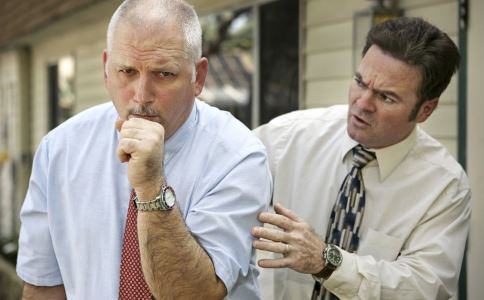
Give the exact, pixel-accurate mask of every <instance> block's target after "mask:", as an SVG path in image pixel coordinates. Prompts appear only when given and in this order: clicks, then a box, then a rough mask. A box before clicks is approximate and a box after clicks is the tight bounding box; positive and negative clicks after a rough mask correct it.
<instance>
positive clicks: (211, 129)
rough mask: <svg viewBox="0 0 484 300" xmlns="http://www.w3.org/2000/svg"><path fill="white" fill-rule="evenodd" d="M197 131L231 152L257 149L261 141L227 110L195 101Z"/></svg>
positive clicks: (213, 143)
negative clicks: (197, 118)
mask: <svg viewBox="0 0 484 300" xmlns="http://www.w3.org/2000/svg"><path fill="white" fill-rule="evenodd" d="M196 105H197V110H198V117H199V120H198V126H199V131H200V132H201V133H202V134H203V135H204V136H205V138H207V139H208V140H210V141H211V142H212V146H214V145H217V146H219V147H221V148H222V149H225V150H226V151H228V152H231V153H239V152H244V151H248V150H249V151H254V150H256V151H259V150H261V149H263V145H262V143H261V142H260V141H259V140H258V139H257V138H256V137H255V136H254V134H253V133H252V132H251V131H250V129H248V128H247V127H246V126H245V125H244V124H243V123H242V122H240V121H239V120H237V119H236V118H235V117H234V116H233V115H232V114H230V113H229V112H227V111H223V110H220V109H218V108H216V107H213V106H211V105H209V104H207V103H205V102H202V101H199V100H197V101H196Z"/></svg>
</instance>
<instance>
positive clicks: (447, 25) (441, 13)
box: [405, 1, 458, 35]
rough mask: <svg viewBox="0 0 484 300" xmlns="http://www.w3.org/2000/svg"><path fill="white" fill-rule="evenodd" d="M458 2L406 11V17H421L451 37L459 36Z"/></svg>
mask: <svg viewBox="0 0 484 300" xmlns="http://www.w3.org/2000/svg"><path fill="white" fill-rule="evenodd" d="M457 7H458V3H457V1H453V2H449V3H441V4H437V5H432V6H427V7H419V8H412V9H408V10H406V11H405V15H407V16H412V17H421V18H423V19H425V20H427V21H429V22H431V23H432V24H434V25H435V26H437V27H438V28H440V29H441V30H443V31H444V32H446V33H447V34H449V35H456V34H457V29H458V28H457Z"/></svg>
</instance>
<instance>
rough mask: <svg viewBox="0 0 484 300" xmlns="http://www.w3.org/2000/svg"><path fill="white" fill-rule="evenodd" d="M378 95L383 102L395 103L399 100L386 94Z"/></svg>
mask: <svg viewBox="0 0 484 300" xmlns="http://www.w3.org/2000/svg"><path fill="white" fill-rule="evenodd" d="M378 96H379V97H380V99H382V100H383V102H385V103H387V104H394V103H397V101H396V100H395V99H393V98H392V97H390V96H388V95H386V94H378Z"/></svg>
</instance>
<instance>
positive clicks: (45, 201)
mask: <svg viewBox="0 0 484 300" xmlns="http://www.w3.org/2000/svg"><path fill="white" fill-rule="evenodd" d="M117 118H118V114H117V112H116V110H115V108H114V106H113V105H112V104H111V103H107V104H103V105H99V106H96V107H94V108H91V109H89V110H87V111H85V112H83V113H80V114H78V115H77V116H75V117H74V118H72V119H70V120H68V121H67V122H65V123H63V124H62V125H60V126H59V127H57V128H56V129H54V130H53V131H51V132H50V133H49V134H48V135H47V136H46V137H45V138H44V139H43V140H42V142H41V144H40V146H39V148H38V150H37V153H36V155H35V159H34V163H33V169H32V175H31V179H30V185H29V189H28V192H27V196H26V199H25V202H24V205H23V208H22V211H21V221H22V227H21V231H20V242H19V244H20V249H19V255H18V263H17V273H18V275H19V276H20V277H21V278H22V279H23V280H25V281H26V282H28V283H30V284H33V285H38V286H53V285H58V284H64V287H65V291H66V294H67V298H68V299H79V300H85V299H93V300H94V299H100V300H108V299H113V300H114V299H118V289H119V271H120V261H121V248H122V244H123V233H124V225H125V221H126V213H127V209H128V204H129V196H130V191H131V189H132V188H131V186H130V184H129V182H128V178H127V164H124V163H121V162H120V161H119V159H118V157H117V155H116V149H117V145H118V136H119V133H118V132H117V131H116V129H115V126H114V124H115V121H116V119H117ZM164 171H165V175H166V179H167V182H168V184H169V185H171V186H172V187H173V188H174V190H175V192H176V195H177V201H178V206H179V208H180V211H181V213H182V216H183V218H184V220H185V223H186V225H187V228H188V230H189V231H190V232H191V234H193V236H194V237H195V238H196V239H197V241H198V243H200V245H201V246H202V247H203V248H204V249H205V251H206V252H207V253H208V255H209V256H210V258H211V259H212V262H213V264H214V267H215V271H216V273H217V275H218V277H219V278H220V279H221V280H222V281H223V282H224V283H225V286H226V288H227V291H228V295H227V297H226V299H258V297H259V287H258V283H257V275H258V270H257V268H256V267H255V255H254V250H253V248H252V236H251V234H250V230H251V228H252V227H253V226H259V225H260V223H259V222H258V221H257V214H258V213H259V212H261V211H263V210H266V209H267V206H268V202H269V199H270V196H271V192H272V191H271V188H272V185H271V177H270V172H269V166H268V163H267V158H266V153H265V151H264V147H263V145H262V144H261V143H260V141H259V140H257V138H255V137H254V136H253V134H252V133H251V132H250V131H249V130H248V129H247V128H246V127H245V126H243V125H242V123H240V122H239V121H237V120H236V119H235V118H234V117H233V116H231V115H230V114H229V113H227V112H223V111H220V110H218V109H216V108H214V107H211V106H209V105H208V104H205V103H203V102H200V101H196V103H195V105H194V106H193V110H192V113H191V115H190V116H189V118H188V119H187V121H186V122H185V123H184V124H183V126H182V127H180V128H179V129H178V130H177V131H176V133H175V134H174V135H173V136H172V137H170V139H169V140H167V141H166V143H165V156H164ZM160 226H163V224H160Z"/></svg>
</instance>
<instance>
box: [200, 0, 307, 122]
mask: <svg viewBox="0 0 484 300" xmlns="http://www.w3.org/2000/svg"><path fill="white" fill-rule="evenodd" d="M201 23H202V28H203V33H204V43H203V44H204V48H203V55H204V56H205V57H207V58H208V61H209V73H208V76H207V80H206V84H205V87H204V90H203V92H202V94H201V95H200V98H201V99H202V100H204V101H206V102H207V103H209V104H211V105H214V106H217V107H219V108H221V109H224V110H228V111H230V112H231V113H232V114H233V115H234V116H235V117H237V118H238V119H239V120H240V121H242V122H243V123H244V124H245V125H247V126H248V127H251V128H254V127H256V126H258V125H259V124H261V123H266V122H268V121H269V120H271V119H272V118H274V117H276V116H278V115H280V114H283V113H286V112H289V111H292V110H295V109H297V108H298V82H299V80H298V69H299V65H298V57H299V53H298V49H299V37H298V33H299V3H298V1H292V0H279V1H273V2H269V3H265V4H257V5H253V6H250V7H245V8H241V9H237V10H232V11H223V12H219V13H215V14H211V15H208V16H205V17H203V18H201Z"/></svg>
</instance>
